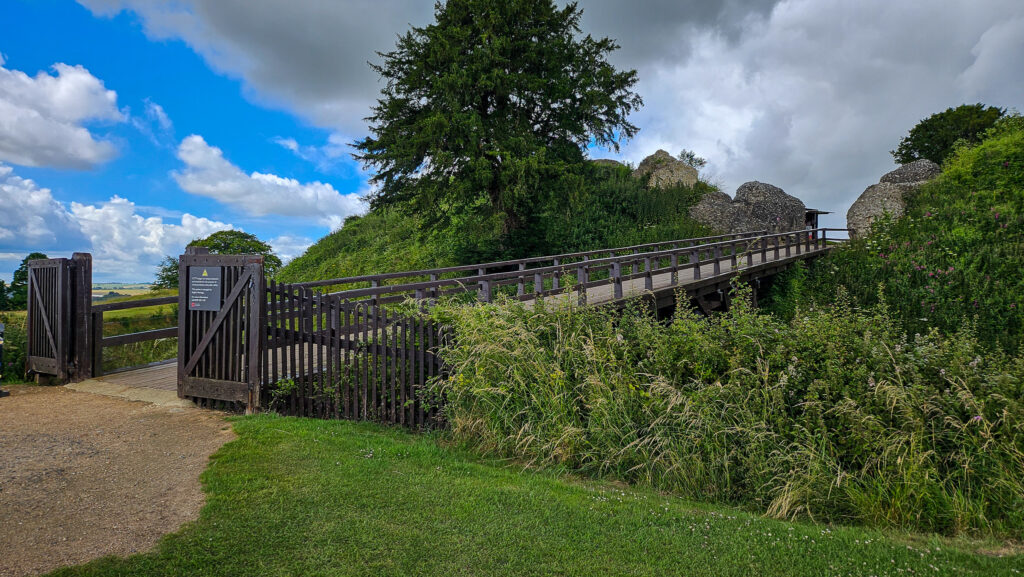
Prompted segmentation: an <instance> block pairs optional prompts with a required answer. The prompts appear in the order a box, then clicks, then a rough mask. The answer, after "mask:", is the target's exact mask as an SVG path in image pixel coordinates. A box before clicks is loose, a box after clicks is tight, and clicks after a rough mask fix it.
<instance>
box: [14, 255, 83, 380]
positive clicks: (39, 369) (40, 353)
mask: <svg viewBox="0 0 1024 577" xmlns="http://www.w3.org/2000/svg"><path fill="white" fill-rule="evenodd" d="M27 289H28V303H27V304H28V312H27V315H28V318H27V323H26V325H27V333H28V334H27V341H28V343H27V349H28V350H27V351H26V352H27V355H26V357H27V359H26V364H27V366H26V367H25V368H26V372H28V373H29V374H34V375H37V376H46V377H52V378H55V379H57V380H58V381H62V382H67V381H80V380H83V379H88V378H89V377H90V376H92V375H91V372H92V355H91V351H90V349H89V341H88V339H89V313H90V307H91V302H92V256H91V255H89V254H87V253H75V254H74V255H73V256H72V258H70V259H67V258H50V259H40V260H31V261H29V262H28V287H27Z"/></svg>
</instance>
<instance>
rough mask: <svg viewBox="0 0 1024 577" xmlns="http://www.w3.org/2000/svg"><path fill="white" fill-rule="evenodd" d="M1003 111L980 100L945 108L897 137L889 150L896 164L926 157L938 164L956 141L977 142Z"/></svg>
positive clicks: (943, 159)
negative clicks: (897, 139) (896, 142)
mask: <svg viewBox="0 0 1024 577" xmlns="http://www.w3.org/2000/svg"><path fill="white" fill-rule="evenodd" d="M1005 112H1006V111H1005V110H1004V109H1001V108H996V107H994V106H987V107H986V106H985V105H984V104H981V103H978V104H961V105H960V106H957V107H956V108H947V109H946V110H945V111H943V112H938V113H936V114H933V115H931V116H929V117H928V118H925V119H924V120H922V121H921V122H918V123H917V126H915V127H914V128H911V129H910V133H909V134H907V135H906V136H904V137H903V139H902V140H900V145H899V146H898V147H897V148H896V150H891V151H889V153H890V154H892V157H893V158H894V159H895V160H896V162H897V163H898V164H906V163H908V162H913V161H915V160H919V159H922V158H927V159H928V160H930V161H932V162H934V163H936V164H940V165H941V164H942V163H943V162H944V161H945V160H946V159H947V158H948V157H949V155H950V154H952V153H953V149H954V148H955V146H956V144H957V143H958V142H965V143H968V144H971V143H976V142H978V141H979V140H980V139H981V137H982V135H983V134H984V133H985V131H986V130H988V129H989V128H991V127H992V125H993V124H995V122H996V121H997V120H999V118H1001V117H1002V116H1003V114H1005Z"/></svg>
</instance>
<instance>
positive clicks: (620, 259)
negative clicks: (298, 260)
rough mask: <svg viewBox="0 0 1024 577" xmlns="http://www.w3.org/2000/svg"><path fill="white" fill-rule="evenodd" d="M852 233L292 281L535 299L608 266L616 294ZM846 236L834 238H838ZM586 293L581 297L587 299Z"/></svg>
mask: <svg viewBox="0 0 1024 577" xmlns="http://www.w3.org/2000/svg"><path fill="white" fill-rule="evenodd" d="M829 231H833V232H847V229H836V228H816V229H801V230H794V231H789V232H780V233H772V234H765V233H764V231H756V232H748V233H735V234H730V235H720V236H719V237H707V238H721V237H730V238H729V240H725V241H720V242H712V243H704V244H697V245H690V246H675V247H674V248H672V249H668V250H656V251H649V252H638V250H639V249H638V248H637V247H623V248H617V249H616V248H613V249H604V250H599V251H589V252H587V253H572V254H569V255H558V256H549V257H534V258H530V259H520V260H516V261H505V262H502V263H489V264H477V265H464V266H461V267H449V268H446V269H433V270H423V271H412V272H404V273H388V274H387V275H374V276H367V277H349V278H348V279H333V280H330V281H319V283H321V284H319V285H313V284H311V283H302V284H297V285H290V286H295V287H303V288H306V289H309V288H312V287H313V286H330V285H336V284H351V283H353V282H357V280H356V279H359V280H362V281H364V282H365V281H366V280H369V281H371V282H372V284H373V286H370V287H366V288H357V289H348V290H343V291H336V292H332V293H329V295H330V296H335V297H339V298H343V299H371V300H378V299H379V297H382V296H384V295H393V294H396V293H404V294H407V295H409V296H414V298H417V299H422V298H427V297H428V296H429V295H428V291H429V292H431V293H436V291H437V290H438V289H456V291H457V292H469V291H471V290H474V286H475V289H476V290H478V291H479V293H480V299H481V300H484V301H489V300H490V299H491V295H492V293H493V290H494V288H495V287H499V286H503V285H509V284H516V285H518V288H517V296H518V297H520V298H531V297H533V296H543V295H546V294H552V293H553V292H559V291H560V289H559V287H558V286H557V284H556V283H555V282H552V285H553V287H552V289H551V290H550V291H545V290H543V287H541V288H542V290H540V291H538V290H537V287H538V282H540V284H541V285H542V284H543V280H544V277H545V275H553V276H552V277H551V278H552V280H553V281H554V280H555V279H557V278H559V277H560V276H561V275H564V274H576V276H577V285H576V287H577V288H578V289H580V290H584V291H585V289H586V288H589V287H593V286H597V285H599V284H601V283H603V282H606V281H605V279H601V280H597V281H591V280H590V278H589V277H591V276H592V274H593V273H595V272H602V271H605V270H609V273H610V279H611V280H612V282H613V283H615V284H616V285H617V286H616V294H617V293H618V291H619V290H620V285H621V282H622V281H624V280H632V279H635V278H641V277H643V278H645V286H647V287H648V288H650V287H651V286H652V277H653V274H655V273H656V272H658V271H661V272H671V273H673V281H674V282H678V279H677V277H676V274H677V273H678V271H679V270H687V269H692V270H694V271H695V278H700V273H699V271H700V266H701V265H703V264H707V263H709V262H710V263H713V264H715V265H716V270H715V271H714V274H716V275H717V274H720V269H719V268H718V265H719V264H720V263H721V261H722V260H724V259H725V258H729V259H730V260H731V264H732V267H733V268H735V267H736V266H737V260H736V259H737V256H738V255H739V254H740V252H738V251H737V248H738V247H740V246H741V245H746V247H745V249H746V250H744V251H742V254H746V255H747V259H746V260H747V265H748V266H749V265H750V264H752V263H753V251H754V250H756V245H757V244H758V243H760V244H761V257H762V260H763V261H764V262H767V261H769V260H778V259H780V258H782V256H781V254H780V250H779V249H785V251H786V254H785V257H786V258H789V257H791V256H792V255H793V251H794V250H795V251H796V254H797V255H800V254H803V252H804V251H807V252H810V251H811V250H812V249H811V245H812V243H813V244H814V250H815V251H817V250H821V249H823V248H825V247H827V245H828V242H829V239H828V238H827V236H828V232H829ZM785 237H789V238H790V239H792V240H789V241H787V242H785V245H784V246H781V245H782V243H781V239H783V238H785ZM699 240H704V239H688V240H679V241H668V242H663V243H651V244H649V245H639V246H640V247H651V246H654V247H657V246H663V245H681V244H683V243H686V242H688V241H691V242H692V241H699ZM838 240H841V239H832V241H833V242H835V241H838ZM769 243H771V244H774V248H775V250H774V253H773V255H772V256H773V258H769V256H768V251H767V245H768V244H769ZM624 251H630V254H628V255H614V253H619V252H624ZM708 251H710V252H711V253H712V257H711V258H710V259H708V258H704V259H702V258H701V253H702V252H708ZM608 253H612V254H613V256H607V257H603V258H597V259H591V258H590V256H592V255H600V254H608ZM680 255H684V256H687V257H688V259H687V260H688V262H686V263H685V264H680V262H679V256H680ZM575 256H578V257H580V258H582V259H583V260H580V261H573V262H565V261H566V259H570V258H573V257H575ZM666 258H668V259H671V264H670V266H669V267H657V263H658V262H659V261H661V260H662V259H666ZM544 261H553V262H555V263H556V264H552V265H548V266H541V267H536V268H526V265H527V264H531V263H537V262H544ZM641 263H643V265H644V266H643V271H642V272H636V271H637V269H638V268H639V265H640V264H641ZM499 264H500V265H501V266H504V267H510V266H513V265H519V266H517V267H516V270H508V271H502V272H494V273H487V272H486V269H487V268H493V267H496V266H498V265H499ZM626 267H629V268H630V269H631V270H632V271H633V273H632V274H627V275H623V274H622V269H623V268H626ZM473 270H475V271H477V272H478V274H476V275H471V276H464V277H455V278H447V279H442V278H439V277H440V275H441V274H442V273H444V272H459V271H473ZM427 275H429V276H430V278H431V280H425V281H417V282H407V283H398V284H391V285H381V284H380V282H379V281H380V280H383V279H384V278H385V277H387V278H402V277H409V276H427ZM338 280H344V281H346V282H343V283H339V282H338ZM529 282H532V283H533V285H534V291H533V292H532V293H530V294H526V291H525V285H526V283H529ZM583 294H584V293H582V292H581V298H583Z"/></svg>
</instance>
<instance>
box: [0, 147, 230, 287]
mask: <svg viewBox="0 0 1024 577" xmlns="http://www.w3.org/2000/svg"><path fill="white" fill-rule="evenodd" d="M0 206H2V207H3V210H0V264H9V262H11V261H17V262H20V259H21V258H24V255H25V254H28V253H29V252H34V251H42V252H46V253H48V254H60V255H64V256H68V255H70V254H71V253H72V252H75V251H83V252H91V253H92V255H93V259H94V263H95V264H94V270H95V272H96V274H97V275H98V278H103V277H104V276H105V277H107V278H116V279H119V280H140V281H146V280H150V279H152V278H153V275H154V272H155V266H156V264H157V263H158V262H159V261H160V259H162V258H163V257H164V256H165V255H169V254H170V255H177V254H181V252H182V251H183V250H184V249H185V245H186V244H188V243H189V242H190V241H192V240H193V239H196V238H202V237H205V236H209V235H210V234H212V233H214V232H216V231H218V230H230V229H232V228H234V227H232V226H231V225H230V224H228V223H224V222H218V221H213V220H209V219H206V218H200V217H196V216H193V215H191V214H183V215H181V216H180V217H179V218H178V219H176V221H177V222H174V221H170V222H169V221H168V220H170V219H168V220H165V219H164V218H162V217H159V216H151V217H144V216H141V215H140V214H139V211H140V209H144V208H145V207H137V206H135V204H134V203H132V202H131V201H129V200H126V199H124V198H120V197H118V196H114V197H113V198H111V199H110V200H108V201H105V202H100V203H96V204H85V203H78V202H72V203H71V206H70V209H69V208H68V207H66V206H65V205H64V204H63V203H61V202H59V201H57V200H55V199H54V198H53V195H52V194H51V192H50V190H49V189H47V188H41V187H39V186H38V185H37V184H36V183H35V182H33V181H31V180H28V179H24V178H21V177H19V176H16V175H15V174H14V172H13V170H12V169H11V167H9V166H5V165H2V164H0ZM19 255H20V256H19Z"/></svg>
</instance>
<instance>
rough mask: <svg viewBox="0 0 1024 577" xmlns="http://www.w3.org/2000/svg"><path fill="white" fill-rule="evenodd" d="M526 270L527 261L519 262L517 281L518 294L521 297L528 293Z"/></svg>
mask: <svg viewBox="0 0 1024 577" xmlns="http://www.w3.org/2000/svg"><path fill="white" fill-rule="evenodd" d="M525 270H526V263H525V262H521V263H519V279H518V282H517V283H516V296H520V297H521V296H523V295H525V294H526V274H525V273H524V271H525Z"/></svg>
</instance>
